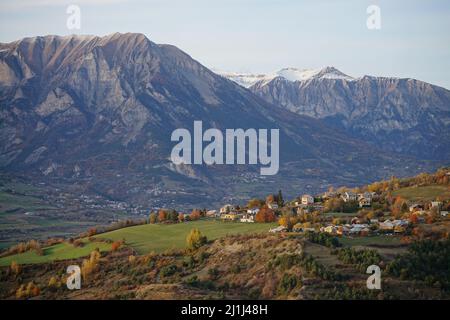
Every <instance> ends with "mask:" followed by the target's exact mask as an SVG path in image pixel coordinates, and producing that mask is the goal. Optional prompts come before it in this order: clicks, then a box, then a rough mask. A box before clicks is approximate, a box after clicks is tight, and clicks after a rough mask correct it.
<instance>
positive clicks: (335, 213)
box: [150, 169, 450, 237]
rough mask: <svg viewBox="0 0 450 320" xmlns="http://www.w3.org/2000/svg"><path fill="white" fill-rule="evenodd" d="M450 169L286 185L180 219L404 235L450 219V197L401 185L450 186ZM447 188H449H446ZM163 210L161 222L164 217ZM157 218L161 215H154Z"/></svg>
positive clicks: (282, 229) (341, 233)
mask: <svg viewBox="0 0 450 320" xmlns="http://www.w3.org/2000/svg"><path fill="white" fill-rule="evenodd" d="M449 178H450V172H449V171H448V170H447V169H442V170H440V171H438V172H437V173H436V174H434V175H427V174H422V175H420V176H417V177H415V178H409V179H397V178H395V177H393V178H391V179H390V180H387V181H382V182H377V183H374V184H372V185H368V186H364V187H361V188H353V189H350V188H345V187H342V188H339V189H336V190H335V189H333V188H330V190H328V191H326V192H324V193H321V194H317V195H310V194H303V195H301V196H299V197H298V198H296V199H293V200H292V201H284V199H283V195H282V191H281V190H280V191H279V192H278V193H277V194H271V195H268V196H267V197H266V199H264V200H263V199H251V200H249V201H248V203H247V204H245V205H243V206H240V205H239V204H224V205H223V206H222V207H221V208H219V209H212V210H206V209H204V210H200V209H195V210H193V211H192V213H190V214H187V213H179V220H180V221H185V220H186V221H189V220H196V219H198V218H200V217H204V218H210V219H220V220H222V221H227V222H241V223H261V222H275V221H277V222H278V223H279V226H278V227H276V228H272V229H270V232H275V233H276V232H291V231H292V232H308V231H310V232H324V233H328V234H331V235H336V236H360V237H364V236H371V235H378V234H381V235H393V234H397V235H402V234H405V233H409V232H410V231H411V229H412V228H413V227H414V226H417V225H420V224H431V223H433V222H437V221H440V220H445V219H446V218H447V216H448V212H449V210H450V198H449V197H445V196H444V197H442V196H435V197H433V196H431V197H429V198H422V199H414V198H412V199H411V198H410V199H408V198H405V197H402V196H401V195H397V194H396V190H399V189H401V188H416V189H417V190H420V188H425V189H424V191H426V188H427V187H426V186H429V185H433V184H437V185H441V186H444V187H446V188H447V189H448V188H449V183H448V181H449ZM447 194H448V192H447ZM162 211H164V210H160V211H159V214H158V217H162V219H160V222H163V221H167V219H166V218H164V216H165V215H164V213H163V212H162ZM150 220H152V221H153V222H156V221H158V219H157V218H156V217H154V219H152V218H150Z"/></svg>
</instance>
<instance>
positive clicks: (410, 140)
mask: <svg viewBox="0 0 450 320" xmlns="http://www.w3.org/2000/svg"><path fill="white" fill-rule="evenodd" d="M223 75H224V76H226V77H228V78H230V79H231V80H233V81H235V82H237V83H239V84H240V85H242V86H244V87H247V88H248V89H249V90H251V91H252V92H254V93H255V94H257V95H258V96H260V97H262V98H263V99H265V100H266V101H267V102H269V103H273V104H276V105H278V106H281V107H283V108H286V109H287V110H290V111H292V112H294V113H297V114H300V115H307V116H310V117H313V118H315V119H321V120H324V121H325V122H326V123H327V124H328V125H330V126H334V127H337V128H340V129H342V130H345V131H346V132H347V133H348V134H349V135H350V136H352V137H355V138H357V139H362V140H364V141H366V142H368V143H370V144H372V145H374V146H375V147H377V148H380V149H382V150H385V151H388V152H398V153H402V154H406V155H410V156H413V157H417V158H421V159H430V160H446V159H450V91H449V90H447V89H444V88H441V87H438V86H434V85H432V84H429V83H426V82H423V81H419V80H415V79H410V78H404V79H400V78H388V77H373V76H363V77H359V78H353V77H351V76H348V75H346V74H344V73H343V72H341V71H339V70H337V69H336V68H334V67H325V68H323V69H317V70H300V69H296V68H285V69H282V70H280V71H278V72H275V73H273V74H268V75H264V74H259V75H256V76H255V75H252V74H223Z"/></svg>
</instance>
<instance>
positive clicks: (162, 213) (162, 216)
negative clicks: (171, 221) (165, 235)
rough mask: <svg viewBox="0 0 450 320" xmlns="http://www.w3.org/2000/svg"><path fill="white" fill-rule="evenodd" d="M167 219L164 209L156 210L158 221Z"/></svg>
mask: <svg viewBox="0 0 450 320" xmlns="http://www.w3.org/2000/svg"><path fill="white" fill-rule="evenodd" d="M166 220H167V212H166V210H163V209H160V210H159V211H158V221H159V222H164V221H166Z"/></svg>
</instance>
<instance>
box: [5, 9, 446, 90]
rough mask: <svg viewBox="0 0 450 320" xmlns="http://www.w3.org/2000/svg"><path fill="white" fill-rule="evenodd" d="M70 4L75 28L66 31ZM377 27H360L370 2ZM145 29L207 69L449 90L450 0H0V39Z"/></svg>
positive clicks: (157, 40) (362, 25)
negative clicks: (369, 79) (330, 69)
mask: <svg viewBox="0 0 450 320" xmlns="http://www.w3.org/2000/svg"><path fill="white" fill-rule="evenodd" d="M69 4H78V5H79V7H80V9H81V29H80V30H69V29H67V27H66V20H67V17H68V14H67V13H66V9H67V6H68V5H69ZM373 4H375V5H378V6H379V7H380V9H381V29H380V30H369V29H368V28H367V26H366V20H367V18H368V16H369V15H368V14H367V13H366V9H367V7H368V6H369V5H373ZM113 32H141V33H144V34H145V35H147V36H148V37H149V38H150V40H152V41H154V42H157V43H170V44H174V45H176V46H178V47H179V48H180V49H182V50H184V51H186V52H187V53H189V54H190V55H191V56H192V57H193V58H195V59H196V60H198V61H200V62H201V63H203V64H204V65H206V66H208V67H210V68H214V69H219V70H224V71H237V72H255V73H258V72H261V73H265V72H271V71H275V70H278V69H280V68H283V67H298V68H318V67H322V66H328V65H330V66H335V67H337V68H338V69H340V70H341V71H343V72H345V73H347V74H349V75H352V76H361V75H364V74H369V75H378V76H381V75H383V76H396V77H412V78H417V79H421V80H424V81H427V82H431V83H433V84H437V85H441V86H444V87H446V88H449V89H450V1H449V0H422V1H415V0H399V1H395V0H347V1H344V0H342V1H339V0H323V1H317V0H316V1H312V0H311V1H299V0H296V1H295V0H278V1H275V0H221V1H218V0H192V1H189V0H147V1H143V0H142V1H141V0H90V1H88V0H81V1H80V0H78V1H76V0H71V1H65V0H14V1H12V0H8V1H5V0H0V41H1V42H9V41H13V40H16V39H18V38H22V37H25V36H36V35H46V34H59V35H65V34H72V33H79V34H95V35H105V34H109V33H113Z"/></svg>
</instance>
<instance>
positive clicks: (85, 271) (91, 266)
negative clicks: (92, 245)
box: [81, 250, 100, 281]
mask: <svg viewBox="0 0 450 320" xmlns="http://www.w3.org/2000/svg"><path fill="white" fill-rule="evenodd" d="M99 261H100V252H99V251H98V250H94V251H92V252H91V255H90V256H89V259H84V260H83V264H82V266H81V275H82V277H83V279H84V280H85V281H87V280H88V278H89V276H90V275H91V274H92V273H93V272H94V271H95V270H96V269H97V267H98V263H99Z"/></svg>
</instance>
